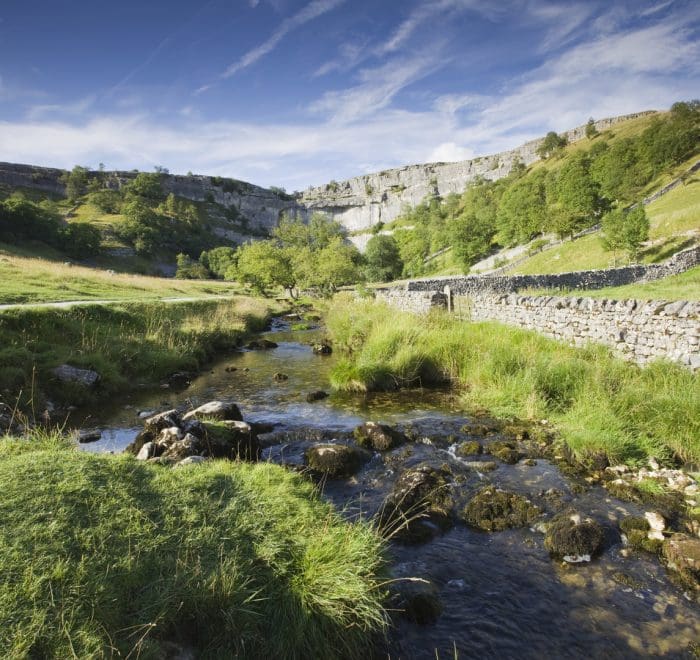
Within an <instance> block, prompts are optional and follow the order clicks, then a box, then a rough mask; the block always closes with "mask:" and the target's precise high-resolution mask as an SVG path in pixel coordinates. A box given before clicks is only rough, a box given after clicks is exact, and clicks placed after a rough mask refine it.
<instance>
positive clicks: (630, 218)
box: [602, 204, 649, 261]
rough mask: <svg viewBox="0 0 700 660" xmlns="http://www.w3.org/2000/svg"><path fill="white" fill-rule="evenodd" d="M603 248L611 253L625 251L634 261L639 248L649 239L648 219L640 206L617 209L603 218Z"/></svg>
mask: <svg viewBox="0 0 700 660" xmlns="http://www.w3.org/2000/svg"><path fill="white" fill-rule="evenodd" d="M602 229H603V237H602V239H603V247H604V248H605V249H606V250H609V251H612V252H613V253H615V252H617V251H618V250H625V251H626V252H627V254H628V256H629V258H630V260H631V261H636V260H637V257H638V256H639V248H640V247H641V245H642V243H643V242H644V241H646V240H647V239H648V238H649V219H648V218H647V215H646V211H645V210H644V207H643V206H642V205H641V204H638V205H637V206H635V207H634V208H633V209H631V210H629V211H625V210H624V209H621V208H618V209H614V210H612V211H610V212H609V213H607V214H606V215H605V216H604V217H603V221H602Z"/></svg>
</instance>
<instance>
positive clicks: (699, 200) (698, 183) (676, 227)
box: [508, 173, 700, 274]
mask: <svg viewBox="0 0 700 660" xmlns="http://www.w3.org/2000/svg"><path fill="white" fill-rule="evenodd" d="M646 212H647V216H648V218H649V242H648V244H647V245H645V246H643V248H642V250H641V252H640V261H641V262H642V263H658V262H660V261H663V260H665V259H667V258H668V257H670V256H671V255H673V254H674V253H675V252H677V251H679V250H682V249H684V248H686V247H690V245H692V244H694V243H695V242H697V241H700V174H699V173H696V174H694V175H693V176H692V177H689V178H688V180H687V182H686V183H685V184H684V185H681V186H679V187H677V188H674V189H673V190H671V191H670V192H669V193H667V194H666V195H664V196H663V197H660V198H659V199H657V200H656V201H654V202H652V203H651V204H649V205H648V206H647V207H646ZM627 261H628V260H627V259H626V257H625V256H624V255H622V254H617V255H614V254H613V253H611V252H606V251H605V250H604V249H603V244H602V241H601V234H600V232H597V233H595V234H589V235H587V236H584V237H582V238H579V239H576V240H574V241H568V242H565V243H562V244H561V245H558V246H556V247H554V248H551V249H549V250H544V251H543V252H540V253H538V254H535V255H533V256H532V257H530V258H529V259H527V260H526V261H524V262H522V263H520V264H519V265H517V266H516V267H515V268H514V269H513V270H509V271H508V273H509V274H545V273H564V272H567V271H572V270H589V269H593V268H610V267H612V266H620V265H623V264H625V263H627Z"/></svg>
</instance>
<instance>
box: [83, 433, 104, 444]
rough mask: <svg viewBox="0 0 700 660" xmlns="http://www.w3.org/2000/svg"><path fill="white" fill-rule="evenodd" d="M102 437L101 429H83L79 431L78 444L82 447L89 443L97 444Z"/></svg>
mask: <svg viewBox="0 0 700 660" xmlns="http://www.w3.org/2000/svg"><path fill="white" fill-rule="evenodd" d="M101 437H102V431H100V429H81V430H80V431H78V442H79V443H80V444H81V445H82V444H85V443H88V442H97V441H98V440H99V439H100V438H101Z"/></svg>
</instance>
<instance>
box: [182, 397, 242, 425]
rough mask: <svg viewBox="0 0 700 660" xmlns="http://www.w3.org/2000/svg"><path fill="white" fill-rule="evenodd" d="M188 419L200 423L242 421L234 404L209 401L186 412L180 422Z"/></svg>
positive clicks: (239, 412)
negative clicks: (196, 420)
mask: <svg viewBox="0 0 700 660" xmlns="http://www.w3.org/2000/svg"><path fill="white" fill-rule="evenodd" d="M190 419H198V420H200V421H205V420H206V421H210V420H215V421H224V420H234V421H242V420H243V416H242V415H241V411H240V409H239V408H238V406H237V405H236V404H235V403H232V402H230V401H210V402H209V403H205V404H204V405H201V406H199V408H195V409H194V410H191V411H190V412H188V413H187V414H186V415H184V416H183V418H182V421H183V422H186V421H188V420H190Z"/></svg>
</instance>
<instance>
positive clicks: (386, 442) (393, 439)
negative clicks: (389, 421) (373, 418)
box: [352, 422, 407, 451]
mask: <svg viewBox="0 0 700 660" xmlns="http://www.w3.org/2000/svg"><path fill="white" fill-rule="evenodd" d="M352 434H353V436H355V440H356V441H357V444H358V445H360V446H361V447H365V448H367V449H374V450H376V451H387V450H389V449H392V448H394V447H398V446H399V445H401V444H403V443H404V442H406V440H407V438H406V436H405V435H404V434H403V433H400V432H399V431H395V430H394V429H392V428H391V427H390V426H386V425H385V424H377V423H376V422H365V423H364V424H362V425H360V426H358V427H357V428H356V429H355V430H354V431H353V432H352Z"/></svg>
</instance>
